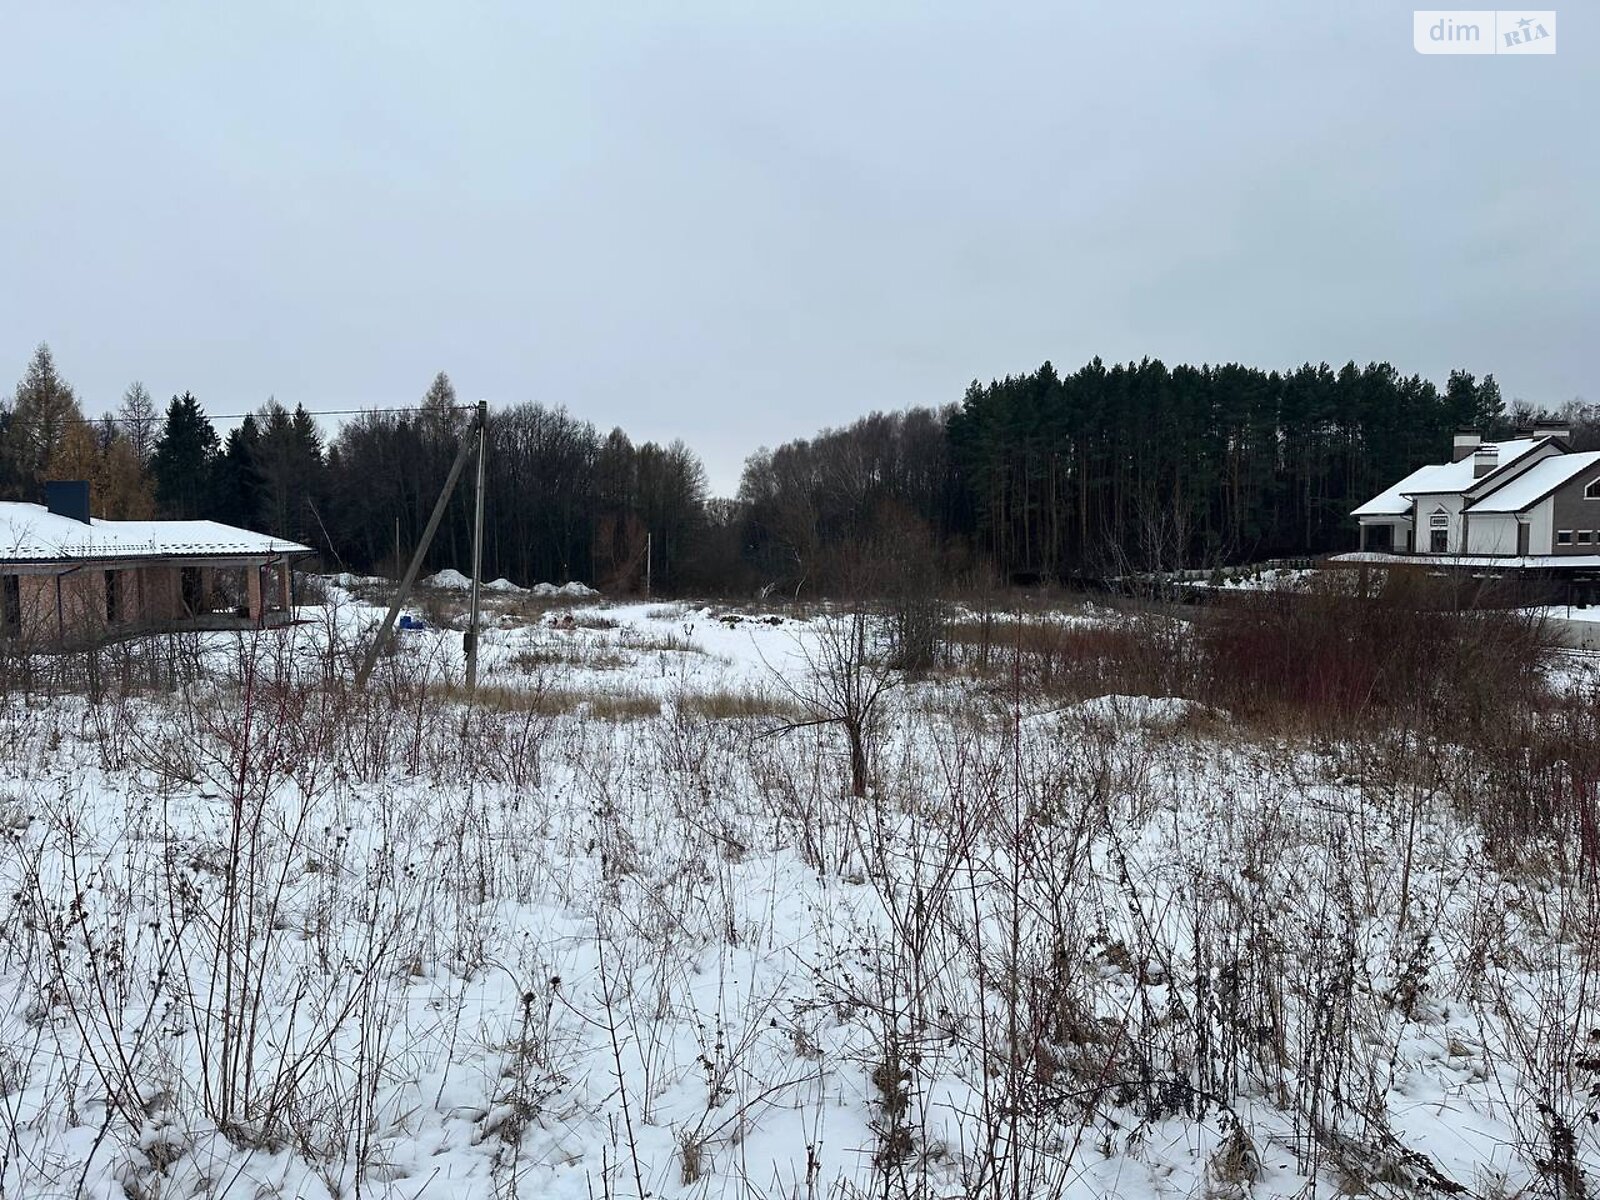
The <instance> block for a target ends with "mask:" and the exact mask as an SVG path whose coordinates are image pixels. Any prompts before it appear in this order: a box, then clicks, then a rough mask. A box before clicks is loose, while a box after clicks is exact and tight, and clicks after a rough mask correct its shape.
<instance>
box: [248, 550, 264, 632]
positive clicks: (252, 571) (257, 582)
mask: <svg viewBox="0 0 1600 1200" xmlns="http://www.w3.org/2000/svg"><path fill="white" fill-rule="evenodd" d="M244 582H245V593H246V595H248V596H249V598H250V620H251V621H252V622H254V623H255V624H257V625H259V624H261V616H262V613H263V611H264V610H265V605H264V604H263V603H262V597H261V564H260V563H251V564H250V565H249V566H248V567H246V568H245V569H244Z"/></svg>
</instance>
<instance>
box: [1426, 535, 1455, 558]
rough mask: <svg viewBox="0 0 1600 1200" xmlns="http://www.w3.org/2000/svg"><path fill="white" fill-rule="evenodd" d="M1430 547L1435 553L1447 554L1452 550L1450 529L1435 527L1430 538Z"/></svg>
mask: <svg viewBox="0 0 1600 1200" xmlns="http://www.w3.org/2000/svg"><path fill="white" fill-rule="evenodd" d="M1428 549H1429V550H1431V551H1432V552H1433V553H1434V554H1445V553H1448V552H1449V550H1450V531H1449V530H1448V529H1435V530H1433V532H1432V534H1431V536H1430V537H1429V539H1428Z"/></svg>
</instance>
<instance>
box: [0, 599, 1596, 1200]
mask: <svg viewBox="0 0 1600 1200" xmlns="http://www.w3.org/2000/svg"><path fill="white" fill-rule="evenodd" d="M517 603H518V602H517V599H516V598H515V597H508V598H506V600H505V601H504V605H503V606H502V607H499V608H496V609H494V610H493V611H492V621H493V623H492V624H491V626H490V627H489V628H488V630H487V631H486V633H485V635H484V639H483V664H482V667H483V685H484V690H485V694H486V696H487V697H489V698H490V699H491V702H492V706H491V707H489V708H482V709H479V710H477V711H475V712H473V713H471V714H468V713H467V712H466V711H465V709H463V708H462V706H461V705H460V704H459V702H458V699H457V698H456V697H455V696H454V694H453V692H452V689H453V688H454V687H455V686H457V685H458V684H459V679H460V672H461V668H462V662H461V652H460V634H459V633H458V632H455V631H453V630H449V629H440V628H430V629H426V630H421V631H408V632H406V633H405V634H403V635H402V636H401V638H400V641H399V646H400V649H399V650H398V652H397V653H396V654H395V655H394V656H392V657H389V658H387V659H385V660H384V662H383V665H382V667H381V668H380V670H379V672H378V674H377V675H376V676H375V679H374V684H373V687H372V689H371V690H370V691H369V693H368V694H366V695H358V694H356V693H354V692H353V691H352V690H351V689H350V688H349V687H348V677H349V667H350V662H351V656H352V654H354V653H355V652H357V651H359V648H360V644H361V636H362V631H363V630H364V629H367V628H369V627H370V626H371V625H372V624H374V623H375V622H376V620H377V618H378V616H379V615H380V614H379V611H378V610H376V609H374V608H372V607H370V606H368V605H364V604H361V603H360V602H358V601H356V600H355V599H353V598H352V596H351V595H350V593H349V592H348V591H346V590H345V589H344V588H340V587H337V586H335V587H334V588H332V589H331V591H330V602H329V604H327V605H325V606H317V607H315V608H308V609H306V610H304V611H303V612H302V614H301V615H302V616H303V617H304V618H305V619H306V623H305V624H302V625H298V626H295V627H291V628H289V629H285V630H280V631H272V632H269V633H265V634H261V635H259V636H256V637H250V638H242V639H241V638H230V637H228V636H225V635H215V636H211V635H208V637H207V638H206V640H205V641H204V643H203V645H200V646H198V647H197V648H196V655H195V663H196V664H197V665H198V667H199V676H198V677H197V678H195V679H194V680H193V681H192V682H188V683H185V684H184V685H183V686H181V687H180V688H179V690H177V691H176V692H172V693H160V692H155V693H139V692H135V693H133V694H130V695H116V696H113V695H110V694H108V695H106V696H104V697H102V698H101V699H100V700H99V701H98V702H97V703H93V704H91V703H90V702H89V701H88V700H87V699H86V698H84V697H82V696H76V695H57V696H54V697H47V696H44V695H41V694H35V695H33V696H32V697H27V696H24V695H21V694H18V693H17V692H16V691H15V690H13V693H12V694H11V695H10V696H9V698H8V699H6V700H5V701H4V707H3V709H0V714H3V715H0V744H3V746H4V756H3V764H0V913H3V920H0V1125H3V1127H4V1129H5V1141H4V1146H3V1149H0V1195H3V1196H6V1197H11V1196H17V1197H30V1198H31V1197H49V1196H73V1195H80V1194H82V1195H89V1196H100V1197H117V1198H120V1197H130V1198H133V1200H153V1198H155V1197H178V1196H184V1197H188V1196H204V1197H221V1196H228V1197H279V1196H281V1197H318V1198H320V1197H330V1196H331V1197H353V1196H357V1195H360V1196H372V1197H406V1198H412V1197H512V1196H518V1197H546V1196H551V1197H581V1198H588V1197H600V1196H619V1197H622V1196H639V1197H643V1196H662V1197H679V1196H683V1197H710V1196H716V1197H722V1196H751V1197H824V1196H840V1197H843V1196H855V1195H869V1194H870V1195H875V1196H884V1197H889V1196H906V1197H910V1196H918V1197H920V1196H969V1195H970V1196H978V1195H993V1196H997V1197H998V1196H1002V1195H1005V1196H1011V1195H1016V1196H1039V1197H1045V1196H1050V1197H1054V1196H1068V1197H1101V1196H1133V1197H1143V1196H1199V1195H1209V1196H1243V1195H1257V1196H1278V1195H1284V1196H1287V1195H1310V1194H1314V1193H1315V1192H1316V1191H1322V1192H1324V1193H1325V1194H1347V1195H1354V1194H1369V1195H1390V1196H1411V1195H1420V1194H1430V1193H1440V1194H1444V1193H1450V1192H1451V1191H1453V1190H1454V1189H1457V1188H1460V1189H1465V1191H1466V1192H1467V1193H1470V1194H1472V1195H1477V1196H1513V1195H1534V1194H1542V1195H1569V1196H1578V1195H1593V1194H1595V1192H1596V1190H1597V1189H1600V1136H1597V1132H1596V1128H1595V1117H1594V1115H1593V1114H1595V1113H1596V1110H1597V1105H1600V1009H1597V1007H1596V999H1595V994H1594V986H1595V982H1596V977H1595V975H1594V967H1595V962H1596V960H1595V955H1596V950H1597V948H1596V944H1595V943H1596V937H1597V926H1600V921H1597V919H1596V918H1597V914H1600V907H1597V904H1600V901H1597V895H1596V889H1595V881H1594V880H1593V879H1592V878H1590V879H1584V878H1581V877H1579V875H1578V874H1577V872H1576V869H1575V868H1574V866H1573V865H1572V852H1573V848H1572V847H1570V846H1562V845H1560V844H1549V845H1546V844H1542V843H1540V842H1538V841H1535V840H1529V841H1528V842H1527V843H1525V844H1520V845H1515V846H1507V845H1503V844H1501V845H1495V844H1490V842H1489V840H1488V839H1487V838H1486V837H1485V836H1484V834H1483V833H1482V832H1481V831H1480V830H1479V829H1478V828H1477V826H1476V825H1475V824H1474V822H1473V820H1472V819H1471V818H1470V816H1468V815H1467V811H1466V809H1465V808H1464V807H1463V806H1462V805H1461V804H1460V803H1458V799H1459V789H1460V788H1465V787H1470V786H1471V783H1472V775H1471V770H1470V764H1468V765H1463V766H1462V767H1461V768H1460V769H1459V770H1457V771H1454V773H1452V772H1451V771H1449V770H1445V769H1444V768H1443V767H1441V768H1440V770H1441V772H1442V774H1441V775H1440V776H1439V777H1438V779H1437V780H1436V783H1437V786H1435V787H1430V788H1426V789H1423V788H1419V787H1416V786H1413V785H1412V784H1411V783H1409V782H1408V780H1410V779H1411V778H1412V777H1411V776H1410V775H1409V774H1408V773H1407V772H1406V771H1405V770H1404V769H1403V768H1404V764H1405V763H1406V762H1407V761H1409V758H1408V756H1409V754H1410V752H1409V751H1407V750H1406V749H1405V748H1403V747H1402V748H1400V749H1399V750H1398V751H1396V752H1393V753H1380V752H1379V751H1380V750H1381V749H1382V748H1375V747H1360V748H1348V747H1346V748H1341V747H1322V748H1320V749H1318V750H1315V751H1313V750H1312V749H1311V748H1309V747H1305V746H1297V745H1289V744H1283V743H1279V742H1277V741H1274V740H1271V739H1262V738H1258V737H1252V736H1250V735H1249V734H1248V733H1247V732H1245V731H1242V730H1239V729H1237V728H1235V727H1234V725H1233V723H1232V722H1231V721H1230V719H1229V718H1228V715H1227V714H1226V713H1220V712H1216V711H1212V710H1207V709H1204V708H1203V707H1200V706H1197V705H1194V704H1191V703H1189V702H1186V701H1182V700H1177V699H1173V698H1157V699H1151V698H1148V697H1137V696H1132V697H1130V696H1106V697H1098V698H1094V699H1090V700H1088V701H1085V702H1081V703H1076V704H1068V705H1062V704H1060V703H1050V702H1046V701H1044V700H1042V699H1040V698H1035V697H1030V696H1028V695H1025V694H1022V693H1021V692H1019V691H1015V690H1011V689H1008V687H1007V686H1006V682H1005V680H1004V679H1003V678H998V679H997V678H976V677H969V676H960V677H947V678H942V679H935V680H932V681H923V682H916V683H908V684H906V685H905V686H903V687H898V688H896V689H895V690H894V691H892V692H891V693H890V694H889V698H888V700H887V701H886V703H887V704H888V705H889V706H890V707H889V708H888V710H887V711H886V714H885V720H884V721H883V723H882V725H881V728H880V729H879V731H878V735H877V737H876V739H875V741H874V748H875V754H874V769H873V779H874V788H873V793H872V794H871V795H870V796H868V797H865V798H856V797H853V796H851V795H850V794H849V789H848V786H847V781H848V767H847V761H846V753H845V748H844V743H843V739H842V737H841V736H840V732H839V730H838V729H837V728H836V727H834V726H831V725H805V724H799V727H797V728H786V727H787V726H789V725H794V724H797V723H800V722H803V721H804V719H805V717H806V714H807V708H806V702H807V700H808V698H811V696H812V686H813V685H812V681H811V674H812V671H813V668H814V666H815V664H817V663H818V662H820V661H821V660H822V659H824V658H825V657H826V655H825V650H826V646H827V644H828V643H827V640H828V638H829V637H830V636H833V633H834V632H836V630H834V629H833V627H831V626H830V625H829V620H828V618H827V616H826V614H819V613H812V614H809V615H802V616H796V615H788V614H783V615H769V614H762V613H738V612H732V611H727V610H723V609H719V608H713V607H706V606H695V605H662V604H606V603H604V602H600V601H595V602H581V603H578V604H575V605H556V606H549V607H545V608H542V609H539V608H535V609H525V608H519V607H517ZM425 612H426V606H423V605H419V606H418V608H417V610H416V613H417V615H418V616H422V615H423V614H424V613H425ZM436 615H437V612H436ZM1077 619H1078V620H1083V619H1085V618H1082V617H1081V616H1080V617H1079V618H1077ZM557 695H559V697H560V698H561V702H560V703H545V702H544V701H545V700H546V699H548V698H549V697H551V696H557ZM619 701H628V703H627V704H619V703H618V702H619ZM735 701H738V703H735ZM1452 789H1457V790H1456V791H1453V790H1452ZM1591 1031H1593V1032H1591ZM1562 1187H1566V1188H1568V1190H1567V1191H1566V1192H1561V1191H1560V1190H1559V1189H1561V1188H1562ZM1579 1188H1587V1189H1589V1190H1588V1191H1581V1190H1577V1189H1579ZM1458 1194H1464V1193H1458Z"/></svg>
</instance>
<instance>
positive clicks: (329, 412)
mask: <svg viewBox="0 0 1600 1200" xmlns="http://www.w3.org/2000/svg"><path fill="white" fill-rule="evenodd" d="M475 407H477V406H476V405H472V404H447V405H443V406H442V408H443V410H444V411H446V412H471V411H472V410H473V409H474V408H475ZM283 411H284V412H286V413H287V414H288V415H289V416H291V417H292V416H294V414H295V413H296V412H303V413H305V415H306V416H308V417H355V416H367V415H369V414H370V415H373V416H379V415H385V414H389V413H419V412H438V411H440V409H439V408H429V407H425V406H423V405H420V404H409V405H402V406H397V407H394V408H295V409H289V408H286V409H284V410H283ZM202 415H203V416H204V417H205V419H206V420H207V421H242V420H244V419H245V418H246V417H259V416H260V415H261V410H260V409H257V410H255V411H254V412H247V413H205V412H203V413H202ZM59 420H61V421H62V422H63V423H64V424H69V425H104V424H107V423H111V424H114V425H123V424H138V423H139V422H141V421H148V422H150V423H151V424H160V423H162V422H163V421H165V420H166V415H165V413H164V412H159V411H158V412H154V413H152V414H151V415H150V416H148V417H119V416H117V415H115V414H114V413H106V414H105V415H103V416H99V417H61V418H59Z"/></svg>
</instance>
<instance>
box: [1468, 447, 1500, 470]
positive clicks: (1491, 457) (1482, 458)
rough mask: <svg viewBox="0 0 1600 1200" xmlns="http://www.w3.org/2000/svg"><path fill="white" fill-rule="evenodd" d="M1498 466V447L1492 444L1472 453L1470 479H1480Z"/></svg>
mask: <svg viewBox="0 0 1600 1200" xmlns="http://www.w3.org/2000/svg"><path fill="white" fill-rule="evenodd" d="M1499 465H1500V447H1499V446H1496V445H1495V444H1494V443H1493V442H1491V443H1489V445H1487V446H1479V447H1478V448H1477V449H1476V450H1474V451H1473V452H1472V477H1473V478H1474V479H1482V478H1483V477H1484V476H1485V475H1487V474H1489V472H1490V471H1493V470H1494V469H1495V468H1496V467H1498V466H1499Z"/></svg>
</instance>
